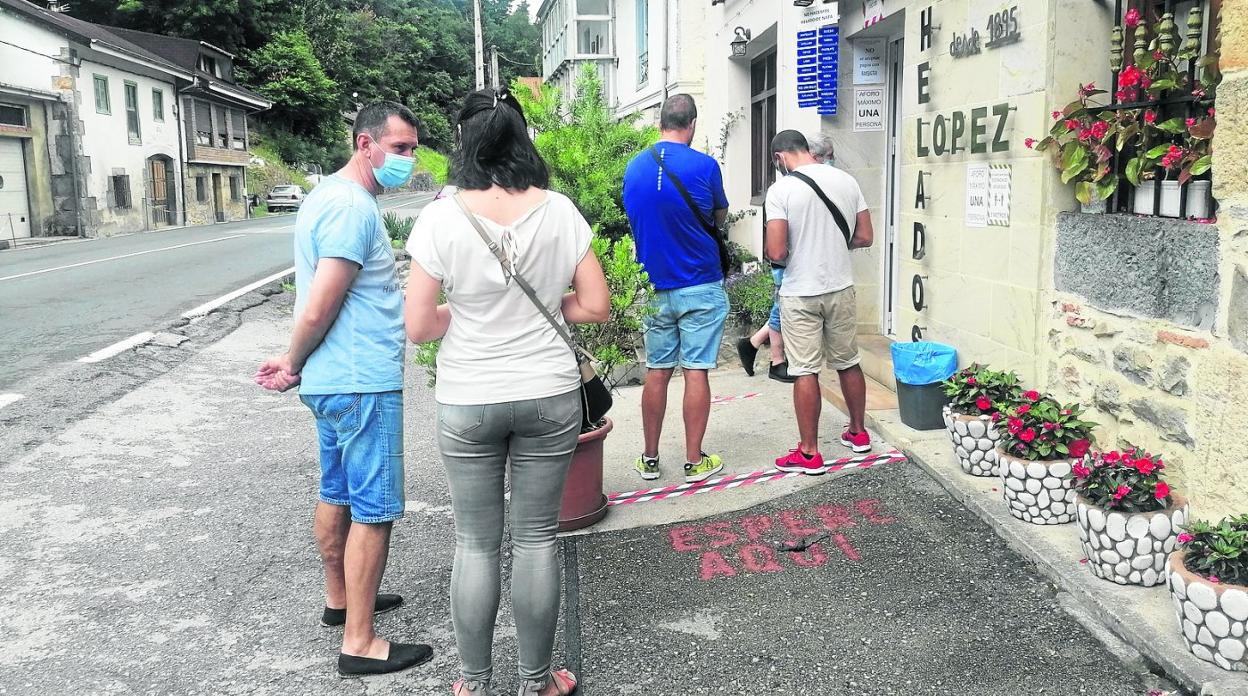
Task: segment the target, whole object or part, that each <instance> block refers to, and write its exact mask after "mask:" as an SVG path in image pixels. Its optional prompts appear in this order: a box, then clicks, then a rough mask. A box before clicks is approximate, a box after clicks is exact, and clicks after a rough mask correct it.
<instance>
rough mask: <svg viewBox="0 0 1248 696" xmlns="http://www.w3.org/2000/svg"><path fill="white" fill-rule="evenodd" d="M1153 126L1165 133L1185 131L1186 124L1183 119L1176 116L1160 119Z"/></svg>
mask: <svg viewBox="0 0 1248 696" xmlns="http://www.w3.org/2000/svg"><path fill="white" fill-rule="evenodd" d="M1155 127H1156V128H1157V129H1159V130H1163V131H1165V132H1167V133H1175V134H1178V133H1185V132H1187V124H1186V123H1185V122H1184V120H1183V119H1181V118H1177V117H1176V118H1172V119H1168V120H1166V121H1162V122H1161V123H1158V124H1156V126H1155Z"/></svg>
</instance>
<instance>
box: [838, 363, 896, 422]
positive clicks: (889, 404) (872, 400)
mask: <svg viewBox="0 0 1248 696" xmlns="http://www.w3.org/2000/svg"><path fill="white" fill-rule="evenodd" d="M819 388H820V391H821V392H823V398H824V400H825V401H827V402H828V403H830V404H832V405H833V406H835V407H836V408H837V409H839V410H840V411H841V413H849V409H848V408H846V406H845V397H843V396H841V383H840V380H839V379H837V376H836V373H835V372H832V371H827V372H824V373H822V374H821V375H820V376H819ZM896 409H897V394H896V393H895V392H893V391H892V390H890V389H889V388H888V387H886V386H884V385H883V384H880V383H879V382H877V381H875V380H874V379H872V378H871V377H867V412H868V413H870V412H871V411H893V410H896Z"/></svg>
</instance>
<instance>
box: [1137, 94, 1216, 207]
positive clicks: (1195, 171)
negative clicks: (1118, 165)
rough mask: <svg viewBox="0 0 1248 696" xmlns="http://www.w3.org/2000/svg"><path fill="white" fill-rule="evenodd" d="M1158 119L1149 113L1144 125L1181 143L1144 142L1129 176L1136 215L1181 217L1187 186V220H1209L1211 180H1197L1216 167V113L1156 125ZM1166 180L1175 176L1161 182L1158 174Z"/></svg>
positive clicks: (1212, 111) (1210, 110)
mask: <svg viewBox="0 0 1248 696" xmlns="http://www.w3.org/2000/svg"><path fill="white" fill-rule="evenodd" d="M1156 119H1157V116H1156V115H1155V114H1154V112H1153V111H1145V115H1144V122H1145V123H1148V124H1153V126H1152V127H1153V128H1155V129H1156V130H1157V131H1160V132H1162V133H1166V134H1168V135H1167V136H1165V137H1166V138H1171V137H1177V139H1178V141H1177V142H1172V141H1170V140H1168V139H1166V140H1163V141H1162V142H1160V143H1159V144H1156V145H1153V146H1151V147H1149V146H1148V145H1149V143H1150V137H1149V136H1148V135H1145V136H1144V137H1143V138H1141V141H1142V142H1141V143H1140V154H1139V155H1137V156H1136V157H1135V158H1133V159H1132V160H1131V161H1129V162H1128V163H1127V171H1126V176H1127V179H1128V180H1129V181H1131V183H1132V184H1134V185H1135V187H1136V188H1135V199H1134V201H1133V203H1132V208H1131V209H1132V211H1133V212H1135V213H1137V214H1139V215H1152V214H1153V211H1154V210H1157V212H1158V213H1159V214H1160V215H1161V216H1162V217H1176V218H1177V217H1179V214H1180V212H1181V211H1182V208H1181V205H1180V200H1181V198H1182V195H1183V193H1182V191H1183V189H1182V187H1183V186H1184V185H1185V184H1186V185H1187V211H1186V217H1191V218H1197V219H1201V218H1207V217H1209V213H1210V210H1209V201H1210V198H1209V195H1210V185H1211V182H1210V181H1209V180H1208V179H1195V180H1194V179H1193V177H1196V176H1200V175H1202V174H1204V173H1205V172H1207V171H1209V169H1210V167H1211V166H1212V164H1213V154H1212V148H1211V145H1212V142H1213V131H1214V129H1215V128H1216V126H1217V122H1216V120H1215V117H1214V110H1213V108H1212V107H1211V108H1210V109H1209V111H1208V114H1207V115H1206V116H1204V117H1202V118H1187V119H1182V118H1172V119H1168V120H1166V121H1163V122H1161V123H1156ZM1157 173H1160V174H1161V175H1162V176H1163V177H1169V176H1170V175H1171V174H1173V175H1174V176H1175V178H1173V179H1170V178H1164V179H1162V180H1161V181H1160V182H1158V180H1157V178H1156V174H1157ZM1159 188H1160V191H1161V194H1160V195H1161V205H1160V206H1155V199H1156V196H1157V195H1158V194H1157V191H1158V189H1159Z"/></svg>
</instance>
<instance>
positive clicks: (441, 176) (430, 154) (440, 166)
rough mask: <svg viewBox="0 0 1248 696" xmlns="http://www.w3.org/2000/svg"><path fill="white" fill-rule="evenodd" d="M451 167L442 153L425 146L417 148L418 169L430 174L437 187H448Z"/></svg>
mask: <svg viewBox="0 0 1248 696" xmlns="http://www.w3.org/2000/svg"><path fill="white" fill-rule="evenodd" d="M449 167H450V162H449V160H448V158H447V156H446V155H444V154H442V153H441V152H438V151H437V150H434V149H433V148H429V147H425V146H424V145H422V146H420V147H418V148H416V169H417V171H426V172H429V174H430V175H431V176H433V183H434V185H435V186H445V185H446V172H447V169H448V168H449Z"/></svg>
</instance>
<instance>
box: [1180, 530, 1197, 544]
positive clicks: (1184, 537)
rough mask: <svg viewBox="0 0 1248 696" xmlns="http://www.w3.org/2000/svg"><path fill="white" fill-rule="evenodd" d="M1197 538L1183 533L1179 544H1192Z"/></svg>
mask: <svg viewBox="0 0 1248 696" xmlns="http://www.w3.org/2000/svg"><path fill="white" fill-rule="evenodd" d="M1195 538H1196V537H1194V536H1192V535H1191V534H1188V533H1187V532H1183V533H1182V534H1180V535H1179V543H1180V544H1190V543H1191V542H1192V539H1195Z"/></svg>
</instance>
